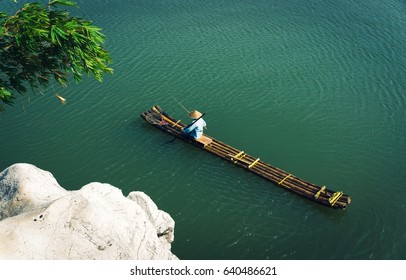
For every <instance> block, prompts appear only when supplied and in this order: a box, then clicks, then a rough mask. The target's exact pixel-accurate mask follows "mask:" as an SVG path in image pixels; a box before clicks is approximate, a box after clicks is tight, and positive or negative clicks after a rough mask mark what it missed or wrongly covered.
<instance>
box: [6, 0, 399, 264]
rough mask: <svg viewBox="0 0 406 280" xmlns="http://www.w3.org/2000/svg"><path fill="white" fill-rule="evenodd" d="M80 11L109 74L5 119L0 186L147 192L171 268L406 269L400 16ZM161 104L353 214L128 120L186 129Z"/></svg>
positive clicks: (295, 8)
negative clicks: (307, 264)
mask: <svg viewBox="0 0 406 280" xmlns="http://www.w3.org/2000/svg"><path fill="white" fill-rule="evenodd" d="M8 2H10V3H8ZM11 2H12V1H2V2H1V3H0V7H1V9H0V10H4V9H6V10H7V9H11V7H12V6H13V5H14V4H12V3H11ZM19 2H20V3H22V2H25V1H19ZM77 2H78V4H79V6H80V9H75V10H73V11H72V12H73V14H75V15H78V16H83V17H84V18H86V19H91V20H92V21H93V23H94V24H95V25H97V26H100V27H102V28H103V32H104V33H105V35H106V37H107V41H106V48H107V49H108V50H110V51H111V55H112V58H113V60H114V63H113V64H112V65H111V66H112V67H113V68H114V70H115V73H114V75H110V76H105V81H104V82H103V83H98V82H96V81H95V80H94V79H90V78H86V79H84V81H82V82H81V83H79V84H78V85H75V84H71V85H69V87H68V88H66V89H60V88H59V87H57V86H56V85H55V91H56V92H58V93H59V94H61V95H62V96H63V97H65V98H66V99H67V103H66V104H65V105H61V104H60V103H59V101H58V100H57V99H56V98H55V97H53V96H52V95H51V94H50V93H52V92H53V90H52V89H49V91H48V92H47V93H48V94H45V95H44V96H42V95H41V94H36V95H26V96H23V97H20V98H18V100H17V102H16V104H15V106H14V107H7V108H6V112H5V113H2V114H0V124H1V131H0V143H1V145H0V170H3V169H4V168H6V167H8V166H10V165H11V164H14V163H17V162H27V163H32V164H34V165H36V166H38V167H40V168H42V169H45V170H48V171H50V172H52V173H53V175H54V176H55V178H56V179H57V180H58V182H59V183H60V185H61V186H63V187H64V188H67V189H70V190H75V189H78V188H80V187H81V186H83V185H85V184H87V183H89V182H93V181H98V182H105V183H110V184H112V185H114V186H117V187H119V188H121V189H122V191H123V193H124V194H125V195H126V194H128V193H129V192H130V191H133V190H141V191H144V192H145V193H147V194H148V195H149V196H150V197H151V198H152V199H153V200H154V201H155V202H156V204H157V205H158V207H159V208H160V209H162V210H164V211H166V212H168V213H169V214H170V215H171V216H172V217H173V219H174V220H175V222H176V228H175V241H174V243H173V246H172V251H173V253H174V254H176V255H177V256H178V257H179V258H180V259H406V234H405V231H406V221H405V220H404V219H405V215H406V185H405V182H406V172H405V166H406V123H405V120H406V113H405V112H406V111H405V105H406V2H405V1H404V0H368V1H365V0H342V1H336V0H324V1H317V0H309V1H303V0H234V1H232V0H171V1H166V0H137V1H130V0H115V1H113V0H98V1H84V0H82V1H77ZM173 96H174V97H176V98H177V99H178V100H179V101H181V102H182V104H183V105H184V106H185V107H187V108H188V109H189V110H191V109H198V110H200V111H202V112H206V113H207V114H206V116H205V120H206V122H207V126H208V130H207V131H206V133H207V134H208V135H210V136H213V137H215V138H217V139H219V140H221V141H223V142H225V143H227V144H229V145H231V146H234V147H236V148H238V149H241V150H244V151H245V152H247V153H249V154H251V155H253V156H256V157H260V158H261V159H262V160H264V161H266V162H268V163H270V164H272V165H274V166H277V167H279V168H281V169H284V170H286V171H288V172H289V173H292V174H294V175H296V176H298V177H301V178H303V179H305V180H307V181H310V182H313V183H315V184H317V185H326V186H328V187H329V188H331V189H333V190H342V191H344V192H345V193H347V194H349V195H351V199H352V203H351V204H350V205H349V206H348V207H347V209H346V210H345V211H342V210H334V209H330V208H327V207H324V206H320V205H317V204H315V203H313V202H311V201H308V200H306V199H303V198H301V197H299V196H296V195H294V194H292V193H289V192H287V191H285V190H283V189H281V188H278V187H277V186H275V185H274V184H272V183H269V182H267V181H265V180H263V179H261V178H259V177H257V176H255V175H253V174H251V173H248V172H245V171H244V170H242V169H240V168H236V167H235V166H233V165H232V164H229V163H228V162H225V161H223V160H221V159H219V158H217V157H215V156H212V155H210V154H209V153H206V152H204V151H201V150H199V149H196V148H194V147H193V146H191V145H188V144H185V143H183V142H181V141H174V142H173V143H167V142H168V140H171V139H172V138H171V137H170V136H168V135H166V134H164V133H162V132H160V131H159V130H157V129H155V128H153V127H151V126H150V125H148V124H147V123H145V121H144V120H142V119H141V118H140V117H139V114H140V113H141V112H143V111H145V110H147V109H149V108H150V107H151V106H152V105H156V104H159V105H160V106H161V107H162V108H163V109H164V110H165V111H167V112H169V113H170V114H172V115H173V116H174V117H176V118H181V119H182V120H184V121H185V122H187V121H188V119H187V115H186V112H185V111H184V110H183V109H182V108H181V107H180V106H179V105H178V104H177V103H176V102H175V101H174V99H173Z"/></svg>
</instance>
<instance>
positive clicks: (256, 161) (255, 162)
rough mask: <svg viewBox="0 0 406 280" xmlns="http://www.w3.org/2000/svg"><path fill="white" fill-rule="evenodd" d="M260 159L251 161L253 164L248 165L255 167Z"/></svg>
mask: <svg viewBox="0 0 406 280" xmlns="http://www.w3.org/2000/svg"><path fill="white" fill-rule="evenodd" d="M258 161H259V158H257V159H256V160H255V161H254V162H253V163H251V164H250V165H249V166H248V168H252V167H254V165H255V164H257V163H258Z"/></svg>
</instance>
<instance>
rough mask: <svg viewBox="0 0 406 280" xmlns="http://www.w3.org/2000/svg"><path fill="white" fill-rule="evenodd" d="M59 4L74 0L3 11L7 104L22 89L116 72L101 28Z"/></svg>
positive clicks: (2, 75)
mask: <svg viewBox="0 0 406 280" xmlns="http://www.w3.org/2000/svg"><path fill="white" fill-rule="evenodd" d="M59 6H71V7H76V3H75V2H71V1H65V0H55V1H50V2H49V4H48V5H45V6H43V5H41V4H38V3H31V4H26V5H24V6H23V8H22V9H20V10H19V11H17V13H16V14H14V15H12V16H7V15H6V14H5V13H0V100H2V101H3V102H5V103H7V104H9V103H10V102H11V101H12V99H13V98H12V95H11V92H12V91H17V92H19V93H21V94H23V93H25V92H26V91H27V86H28V87H29V88H31V89H36V88H39V87H45V86H47V85H48V84H49V83H50V82H51V80H52V79H53V80H55V81H56V82H58V83H59V84H61V85H63V86H66V85H67V83H68V82H69V81H70V79H71V77H72V78H73V80H74V81H76V82H78V81H80V80H81V78H82V75H83V73H85V74H87V75H92V76H94V77H95V78H96V79H97V80H98V81H102V78H103V77H102V75H103V74H105V73H112V72H113V69H111V68H109V67H108V66H107V64H109V63H111V58H110V54H109V52H108V51H107V50H106V49H104V47H103V46H102V45H103V44H104V42H105V37H104V35H103V34H102V32H101V29H100V28H98V27H96V26H94V25H92V23H91V22H90V21H86V20H83V19H80V18H77V17H72V16H70V15H69V13H68V12H67V11H65V10H59V9H57V8H58V7H59Z"/></svg>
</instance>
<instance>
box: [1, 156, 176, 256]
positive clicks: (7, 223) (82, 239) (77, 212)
mask: <svg viewBox="0 0 406 280" xmlns="http://www.w3.org/2000/svg"><path fill="white" fill-rule="evenodd" d="M174 226H175V223H174V221H173V219H172V218H171V217H170V216H169V214H167V213H165V212H163V211H161V210H159V209H158V207H157V206H156V205H155V203H154V202H153V201H152V200H151V199H150V198H149V196H147V195H146V194H144V193H142V192H132V193H130V194H129V195H128V197H127V198H126V197H124V196H123V194H122V192H121V190H120V189H118V188H116V187H113V186H111V185H109V184H101V183H90V184H88V185H85V186H83V187H82V188H81V189H80V190H78V191H67V190H65V189H63V188H62V187H60V186H59V184H58V183H57V182H56V180H55V178H54V177H53V176H52V174H51V173H49V172H46V171H43V170H41V169H39V168H37V167H35V166H33V165H30V164H15V165H13V166H10V167H9V168H7V169H6V170H4V171H3V172H2V173H0V259H86V260H88V259H109V260H116V259H142V260H148V259H165V260H166V259H177V257H176V256H175V255H173V254H172V252H171V251H170V248H171V242H172V241H173V231H174Z"/></svg>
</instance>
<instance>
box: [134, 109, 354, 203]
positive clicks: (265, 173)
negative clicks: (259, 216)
mask: <svg viewBox="0 0 406 280" xmlns="http://www.w3.org/2000/svg"><path fill="white" fill-rule="evenodd" d="M141 117H142V118H143V119H145V120H146V121H147V122H148V123H150V124H151V125H153V126H154V127H156V128H159V129H160V130H162V131H164V132H166V133H169V134H170V135H172V136H174V137H176V138H179V139H181V140H182V141H185V142H187V143H190V144H192V145H194V146H196V147H199V148H201V149H203V150H205V151H208V152H210V153H212V154H214V155H216V156H218V157H220V158H222V159H225V160H227V161H229V162H232V163H234V164H235V165H236V166H239V167H241V168H244V169H246V170H247V171H250V172H252V173H254V174H256V175H258V176H260V177H262V178H264V179H266V180H268V181H271V182H272V183H274V184H276V185H277V186H279V187H282V188H284V189H287V190H289V191H291V192H293V193H295V194H297V195H300V196H302V197H304V198H307V199H309V200H311V201H314V202H317V203H320V204H322V205H325V206H328V207H331V208H335V209H345V208H346V207H347V205H348V204H350V203H351V199H350V196H349V195H346V194H344V193H343V192H341V191H332V190H329V189H327V188H326V187H325V186H317V185H315V184H312V183H309V182H306V181H304V180H302V179H300V178H298V177H296V176H294V175H293V174H290V173H288V172H286V171H283V170H281V169H279V168H276V167H274V166H272V165H270V164H268V163H266V162H264V161H262V160H260V159H259V158H255V157H253V156H251V155H249V154H246V153H245V152H244V151H240V150H238V149H236V148H233V147H231V146H229V145H226V144H224V143H222V142H220V141H218V140H216V139H214V138H212V137H209V136H207V135H205V134H203V135H202V137H200V138H199V139H198V140H191V139H188V138H185V137H184V136H183V134H182V129H183V128H184V127H185V124H184V123H182V122H181V121H180V120H176V119H174V118H173V117H171V116H170V115H168V114H167V113H165V112H164V111H163V110H162V109H161V108H160V107H159V106H153V107H152V108H151V109H150V110H148V111H146V112H144V113H141ZM176 138H174V139H176Z"/></svg>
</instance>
